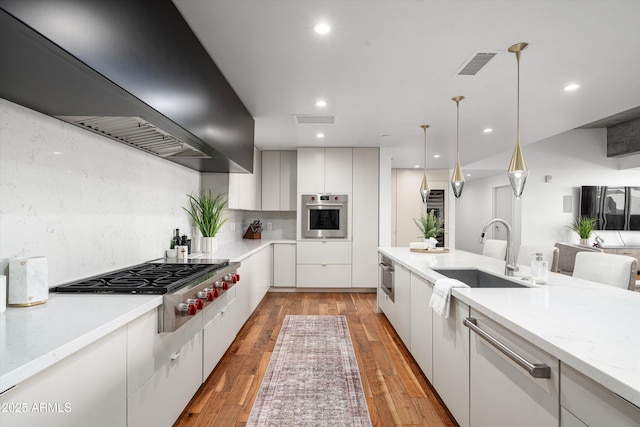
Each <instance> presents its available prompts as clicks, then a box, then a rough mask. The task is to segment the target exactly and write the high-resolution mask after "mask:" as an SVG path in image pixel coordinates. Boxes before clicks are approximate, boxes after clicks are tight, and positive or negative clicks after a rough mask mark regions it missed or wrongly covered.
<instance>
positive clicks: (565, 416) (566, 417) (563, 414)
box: [560, 406, 589, 427]
mask: <svg viewBox="0 0 640 427" xmlns="http://www.w3.org/2000/svg"><path fill="white" fill-rule="evenodd" d="M560 427H589V426H587V425H586V424H585V423H583V422H582V421H580V420H579V419H578V418H576V416H575V415H573V414H572V413H571V412H569V411H567V409H565V408H564V407H562V406H561V407H560Z"/></svg>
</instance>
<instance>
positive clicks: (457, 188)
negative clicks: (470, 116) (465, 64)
mask: <svg viewBox="0 0 640 427" xmlns="http://www.w3.org/2000/svg"><path fill="white" fill-rule="evenodd" d="M463 99H464V96H454V97H453V98H451V100H452V101H455V103H456V167H455V169H454V170H453V175H451V189H452V190H453V195H454V196H456V199H458V198H460V196H461V195H462V189H463V188H464V175H463V174H462V167H461V166H460V101H462V100H463Z"/></svg>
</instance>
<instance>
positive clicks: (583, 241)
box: [580, 239, 589, 246]
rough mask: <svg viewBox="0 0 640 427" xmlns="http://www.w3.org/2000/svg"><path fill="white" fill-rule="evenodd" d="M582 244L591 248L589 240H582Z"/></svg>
mask: <svg viewBox="0 0 640 427" xmlns="http://www.w3.org/2000/svg"><path fill="white" fill-rule="evenodd" d="M580 244H581V245H582V246H589V239H580Z"/></svg>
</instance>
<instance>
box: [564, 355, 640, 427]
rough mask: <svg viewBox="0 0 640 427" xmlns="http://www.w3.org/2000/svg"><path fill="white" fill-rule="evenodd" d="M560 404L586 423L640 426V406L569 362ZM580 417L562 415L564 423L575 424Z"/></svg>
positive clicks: (590, 425)
mask: <svg viewBox="0 0 640 427" xmlns="http://www.w3.org/2000/svg"><path fill="white" fill-rule="evenodd" d="M560 384H561V387H560V404H561V405H562V410H563V411H562V412H563V413H566V412H567V411H568V412H570V413H571V415H573V416H574V417H575V418H577V419H578V420H580V421H581V422H582V423H583V424H584V425H586V426H589V427H596V426H616V427H631V426H633V427H638V426H640V408H638V407H637V406H635V405H633V404H631V403H630V402H628V401H626V400H625V399H623V398H621V397H620V396H618V395H617V394H615V393H614V392H612V391H611V390H609V389H607V388H605V387H604V386H602V385H601V384H598V383H596V382H595V381H593V380H592V379H590V378H587V377H586V376H585V375H583V374H581V373H580V372H578V371H576V370H575V369H573V368H572V367H570V366H569V365H567V364H566V363H561V367H560ZM575 424H576V421H575V420H573V419H572V418H571V417H567V418H566V419H565V418H564V417H563V418H562V424H561V425H562V426H563V427H572V426H573V425H575Z"/></svg>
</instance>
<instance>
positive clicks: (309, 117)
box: [293, 114, 336, 125]
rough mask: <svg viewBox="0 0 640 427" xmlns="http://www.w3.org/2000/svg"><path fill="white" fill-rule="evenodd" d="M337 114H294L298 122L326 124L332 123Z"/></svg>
mask: <svg viewBox="0 0 640 427" xmlns="http://www.w3.org/2000/svg"><path fill="white" fill-rule="evenodd" d="M335 118H336V116H333V115H320V114H294V115H293V119H294V120H295V121H296V123H297V124H299V125H301V124H326V125H332V124H333V122H334V120H335Z"/></svg>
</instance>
